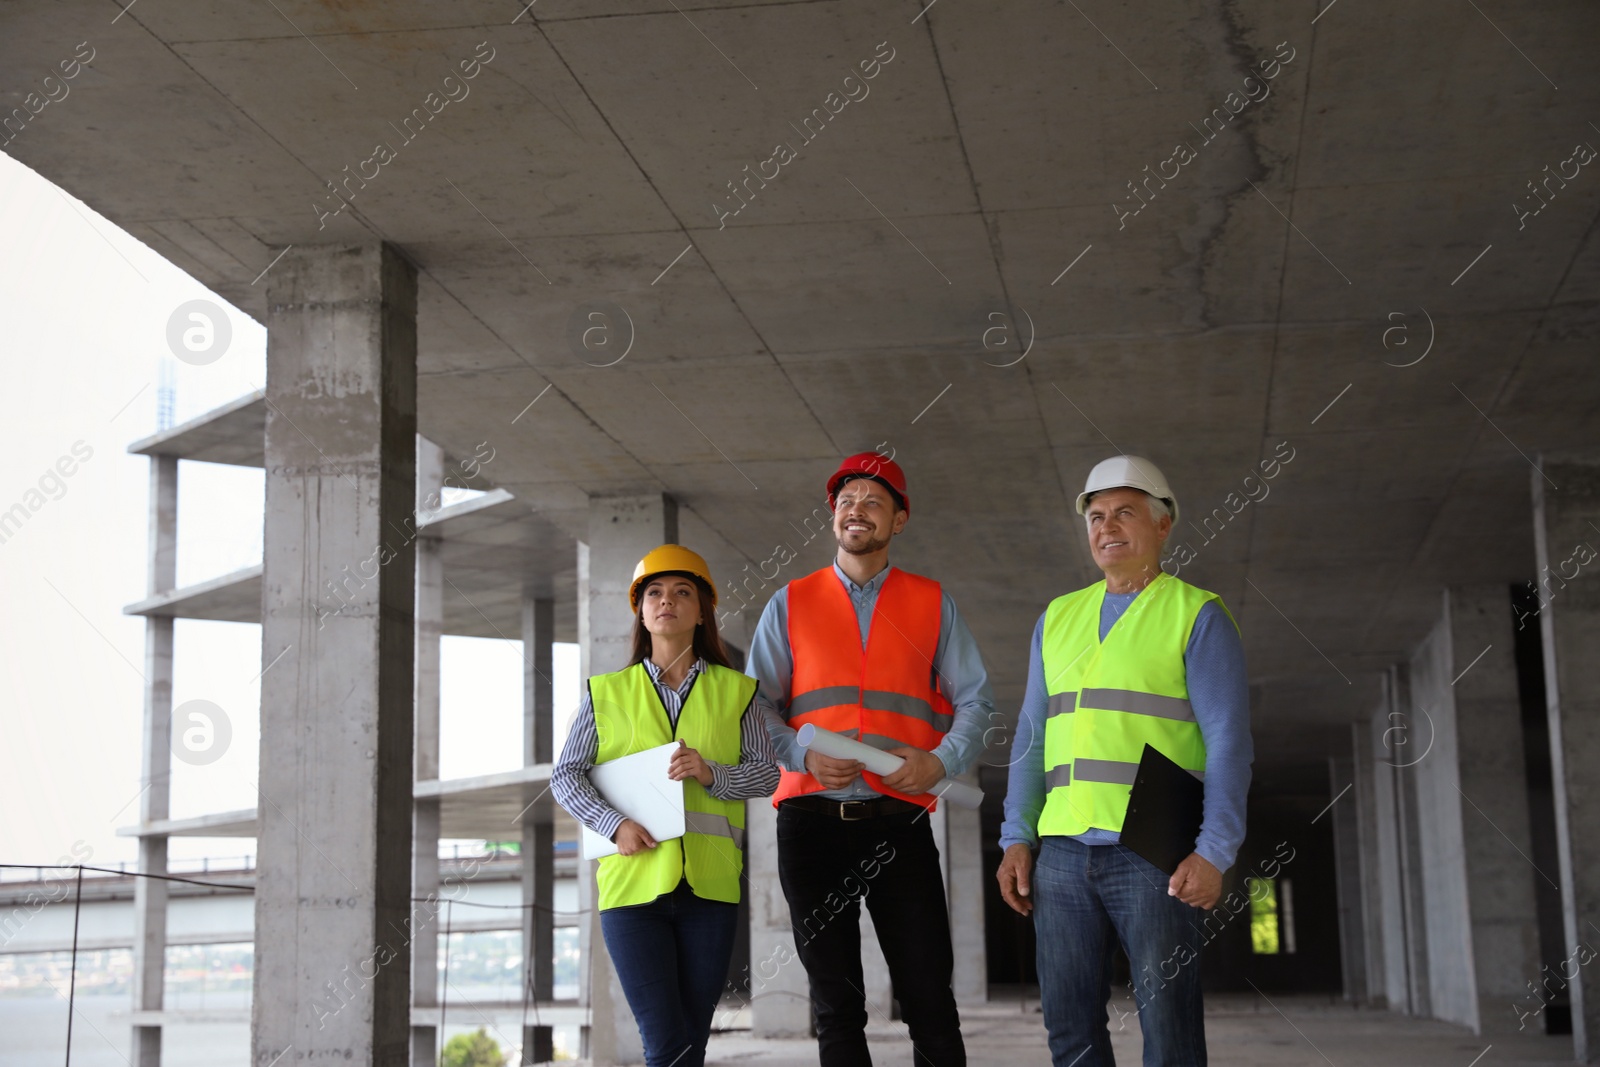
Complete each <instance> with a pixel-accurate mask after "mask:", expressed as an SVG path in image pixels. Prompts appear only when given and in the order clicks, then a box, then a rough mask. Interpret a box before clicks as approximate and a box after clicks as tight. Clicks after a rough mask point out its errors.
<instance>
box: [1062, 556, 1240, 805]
mask: <svg viewBox="0 0 1600 1067" xmlns="http://www.w3.org/2000/svg"><path fill="white" fill-rule="evenodd" d="M1105 591H1106V583H1105V582H1104V581H1100V582H1096V583H1095V584H1094V585H1091V586H1090V587H1089V588H1087V589H1080V590H1078V591H1077V592H1076V593H1068V594H1067V595H1066V596H1063V597H1057V598H1056V599H1055V600H1053V601H1051V603H1050V607H1049V608H1048V609H1046V611H1045V617H1044V634H1043V640H1042V646H1043V647H1042V652H1043V657H1042V658H1043V665H1044V675H1045V688H1046V691H1047V692H1048V693H1049V694H1050V703H1049V707H1048V710H1047V711H1046V719H1045V726H1044V774H1045V780H1044V787H1045V803H1044V810H1043V811H1042V812H1040V814H1039V833H1040V834H1041V835H1046V834H1060V835H1063V836H1067V837H1072V836H1076V835H1077V834H1081V833H1083V832H1084V831H1086V830H1088V829H1090V828H1091V827H1093V828H1096V829H1100V830H1113V831H1121V829H1122V820H1123V817H1124V816H1125V815H1126V814H1127V811H1128V792H1129V789H1130V788H1131V787H1132V785H1133V780H1134V775H1135V772H1136V771H1137V770H1138V769H1139V758H1140V757H1141V756H1142V755H1143V754H1144V746H1145V745H1146V744H1149V745H1150V746H1152V747H1153V748H1155V749H1156V750H1157V751H1158V752H1160V753H1162V754H1163V755H1165V756H1166V757H1167V758H1168V759H1171V760H1172V761H1173V762H1174V763H1176V764H1178V766H1180V767H1182V768H1184V769H1185V770H1187V771H1189V772H1190V773H1192V774H1194V775H1195V777H1197V778H1201V779H1203V778H1204V777H1205V770H1206V746H1205V741H1204V740H1203V739H1202V738H1201V735H1200V726H1199V724H1198V723H1196V722H1195V718H1194V708H1192V707H1191V706H1190V704H1189V685H1188V678H1187V673H1186V672H1185V670H1184V665H1183V653H1184V650H1185V649H1186V648H1187V647H1188V645H1189V634H1190V632H1191V631H1192V630H1193V629H1194V621H1195V618H1196V617H1197V616H1198V615H1199V614H1200V609H1201V608H1202V607H1204V606H1205V605H1206V604H1207V603H1208V602H1210V601H1213V600H1215V601H1216V602H1217V604H1218V605H1219V606H1221V607H1222V610H1223V611H1224V612H1227V610H1228V609H1227V606H1226V605H1224V604H1223V603H1222V599H1221V598H1220V597H1218V596H1217V595H1216V594H1215V593H1211V592H1207V591H1206V590H1204V589H1199V588H1196V587H1195V586H1192V585H1190V584H1189V583H1187V582H1184V581H1180V580H1179V579H1177V578H1174V577H1173V576H1171V575H1170V574H1165V573H1163V574H1162V575H1160V576H1159V577H1158V578H1156V579H1155V580H1154V581H1152V582H1151V583H1150V584H1149V585H1147V586H1145V588H1144V590H1143V591H1142V592H1141V593H1140V594H1139V595H1138V596H1136V597H1134V599H1133V603H1131V604H1129V605H1128V609H1127V611H1126V612H1124V613H1123V615H1122V617H1121V618H1119V619H1118V620H1117V621H1116V622H1115V623H1114V624H1113V625H1112V627H1111V630H1110V632H1109V633H1107V634H1106V639H1105V641H1104V643H1102V642H1101V641H1100V607H1101V604H1103V603H1104V601H1105ZM1228 620H1229V621H1230V622H1232V621H1233V615H1232V614H1231V613H1230V614H1229V615H1228ZM1234 626H1235V627H1236V628H1237V626H1238V623H1234Z"/></svg>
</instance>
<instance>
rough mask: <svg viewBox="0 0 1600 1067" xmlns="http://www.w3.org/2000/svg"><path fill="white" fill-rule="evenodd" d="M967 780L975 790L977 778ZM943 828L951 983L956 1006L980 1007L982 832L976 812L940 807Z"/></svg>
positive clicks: (984, 974)
mask: <svg viewBox="0 0 1600 1067" xmlns="http://www.w3.org/2000/svg"><path fill="white" fill-rule="evenodd" d="M967 780H968V781H971V782H972V784H974V785H976V784H977V776H976V775H968V776H967ZM939 808H940V810H941V811H942V812H943V814H944V825H945V834H944V841H945V848H944V858H945V898H946V901H947V902H948V904H949V907H950V939H951V941H952V943H953V944H954V947H955V954H956V969H955V975H954V976H953V979H952V985H953V986H954V988H955V994H956V1000H958V1001H961V1002H964V1003H978V1004H981V1003H983V1002H984V1001H987V1000H988V999H989V967H988V950H987V941H986V940H985V935H984V923H983V888H984V876H985V875H986V874H987V873H988V872H986V871H985V870H984V863H983V829H982V826H981V825H980V823H979V816H978V812H976V811H973V810H971V809H968V808H959V807H956V806H955V805H954V804H940V805H939Z"/></svg>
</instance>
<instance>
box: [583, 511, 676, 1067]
mask: <svg viewBox="0 0 1600 1067" xmlns="http://www.w3.org/2000/svg"><path fill="white" fill-rule="evenodd" d="M677 540H678V505H677V503H676V502H675V501H674V500H673V499H672V498H671V497H668V496H665V495H663V494H661V493H650V494H646V495H643V496H616V497H594V498H592V499H591V500H590V501H589V537H588V540H587V542H586V543H584V544H583V546H582V547H580V550H579V553H578V562H579V567H578V583H579V590H578V645H579V657H580V660H581V670H582V673H583V677H585V678H588V677H590V676H592V675H595V674H604V673H606V672H608V671H616V670H621V669H622V668H623V667H625V666H627V663H628V653H629V651H630V650H631V647H632V646H631V645H630V643H629V642H630V639H631V635H632V633H633V609H632V608H631V607H629V605H628V586H629V584H630V583H631V582H632V580H633V568H634V566H635V565H636V564H638V562H639V560H640V558H642V557H643V556H644V554H645V553H646V552H648V551H650V550H651V549H652V548H655V547H656V546H657V545H661V544H666V543H675V542H676V541H677ZM583 866H584V871H583V874H582V876H581V878H580V882H579V884H580V885H582V886H585V887H586V893H585V896H586V899H587V900H588V901H589V903H588V904H587V905H586V906H587V907H588V908H589V909H590V911H589V917H588V918H589V921H588V923H587V924H586V925H587V926H588V931H589V933H588V938H587V940H586V942H585V943H584V944H583V945H582V946H581V947H582V948H583V949H584V950H585V955H586V958H585V959H583V960H580V964H581V965H586V966H587V973H588V976H589V981H588V1000H589V1008H590V1024H589V1025H590V1032H589V1054H590V1056H591V1057H592V1058H593V1060H594V1062H595V1063H596V1064H597V1065H600V1064H621V1063H639V1062H641V1061H642V1060H643V1057H644V1047H643V1045H642V1044H641V1043H640V1041H639V1029H638V1027H637V1026H636V1025H635V1024H634V1021H633V1013H632V1012H631V1011H629V1010H628V1002H627V1000H626V998H625V997H624V996H623V993H622V986H621V984H620V983H618V981H617V976H616V973H615V972H614V971H613V970H612V968H611V958H610V957H609V956H607V955H606V952H605V942H604V940H603V938H602V936H601V933H600V913H599V911H598V910H595V909H594V906H593V903H594V901H595V893H594V867H595V865H594V864H593V863H585V864H584V865H583Z"/></svg>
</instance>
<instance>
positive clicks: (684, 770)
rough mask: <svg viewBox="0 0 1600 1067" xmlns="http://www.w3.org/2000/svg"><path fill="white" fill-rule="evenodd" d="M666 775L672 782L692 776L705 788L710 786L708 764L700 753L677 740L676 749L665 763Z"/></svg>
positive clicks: (709, 767)
mask: <svg viewBox="0 0 1600 1067" xmlns="http://www.w3.org/2000/svg"><path fill="white" fill-rule="evenodd" d="M667 777H668V778H671V779H672V780H673V781H674V782H681V781H683V780H684V779H685V778H693V779H694V780H695V781H697V782H699V783H700V784H701V785H702V786H704V787H705V788H707V789H710V788H711V766H710V764H708V763H706V761H705V760H704V759H703V758H701V756H700V753H698V752H696V751H695V750H694V749H692V748H690V747H689V746H688V745H686V744H684V743H683V742H682V741H679V742H678V751H676V752H674V753H673V754H672V762H671V763H670V764H668V765H667Z"/></svg>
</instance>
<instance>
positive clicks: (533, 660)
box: [522, 593, 556, 1064]
mask: <svg viewBox="0 0 1600 1067" xmlns="http://www.w3.org/2000/svg"><path fill="white" fill-rule="evenodd" d="M554 641H555V602H554V601H552V600H550V599H548V598H536V597H533V596H530V595H528V594H526V593H525V594H524V595H523V598H522V763H523V766H527V767H532V766H535V765H537V764H541V763H543V764H549V763H551V762H552V761H553V760H554V758H555V757H554V753H553V751H552V742H553V737H554V706H553V705H554V699H555V697H554V693H553V691H552V683H551V672H552V671H553V669H554V668H553V664H552V660H553V658H554V657H553V655H552V645H553V643H554ZM529 804H530V806H529V808H528V809H527V810H525V811H524V812H523V815H522V906H523V909H524V910H523V912H522V958H523V961H524V969H523V976H522V983H523V990H524V993H523V996H524V997H525V998H526V997H531V998H533V999H534V1000H535V1001H548V1000H550V999H551V997H552V996H553V995H554V987H555V884H556V868H555V845H556V838H555V823H554V821H553V819H552V812H551V809H550V806H549V804H548V803H545V804H537V803H533V801H532V800H531V799H530V801H529ZM534 1029H536V1028H535V1027H531V1026H530V1027H526V1028H525V1031H532V1030H534ZM545 1031H546V1032H545V1034H543V1035H540V1034H535V1033H531V1032H524V1034H523V1035H522V1048H523V1056H522V1062H523V1063H525V1064H527V1063H535V1062H538V1061H537V1060H535V1059H533V1058H532V1057H533V1054H534V1052H535V1050H536V1048H539V1047H541V1046H540V1042H541V1040H543V1041H545V1042H547V1041H548V1028H545Z"/></svg>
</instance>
